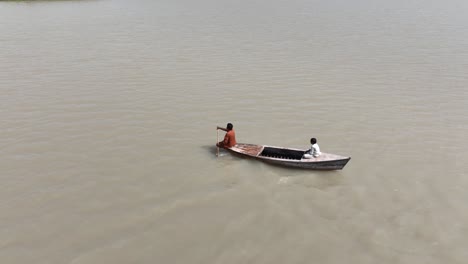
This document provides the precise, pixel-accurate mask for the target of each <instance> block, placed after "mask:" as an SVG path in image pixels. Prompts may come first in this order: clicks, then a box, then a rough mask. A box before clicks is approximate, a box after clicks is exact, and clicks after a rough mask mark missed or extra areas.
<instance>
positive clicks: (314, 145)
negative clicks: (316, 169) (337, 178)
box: [303, 138, 322, 159]
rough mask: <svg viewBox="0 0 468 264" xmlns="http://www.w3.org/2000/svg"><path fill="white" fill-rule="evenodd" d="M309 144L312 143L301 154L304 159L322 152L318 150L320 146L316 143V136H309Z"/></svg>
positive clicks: (314, 156)
mask: <svg viewBox="0 0 468 264" xmlns="http://www.w3.org/2000/svg"><path fill="white" fill-rule="evenodd" d="M310 144H312V146H311V147H310V149H308V150H307V151H306V152H305V153H304V156H303V158H304V159H311V158H317V157H319V156H320V154H322V152H320V147H319V145H318V144H317V139H316V138H311V139H310Z"/></svg>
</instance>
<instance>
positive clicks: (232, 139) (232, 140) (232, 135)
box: [216, 123, 237, 148]
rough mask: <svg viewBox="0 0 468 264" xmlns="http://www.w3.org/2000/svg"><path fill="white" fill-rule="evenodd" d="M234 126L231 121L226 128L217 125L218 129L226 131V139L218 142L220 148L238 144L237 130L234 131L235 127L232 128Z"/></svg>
mask: <svg viewBox="0 0 468 264" xmlns="http://www.w3.org/2000/svg"><path fill="white" fill-rule="evenodd" d="M232 128H233V126H232V124H231V123H228V124H227V126H226V128H222V127H216V129H221V130H223V131H226V132H227V133H226V135H225V136H224V140H223V141H220V142H218V143H217V144H216V146H218V147H220V148H230V147H232V146H234V145H236V144H237V142H236V132H234V129H232Z"/></svg>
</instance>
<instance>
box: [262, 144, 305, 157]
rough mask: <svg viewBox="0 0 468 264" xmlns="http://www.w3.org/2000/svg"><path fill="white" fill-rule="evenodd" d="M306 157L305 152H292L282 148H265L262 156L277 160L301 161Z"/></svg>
mask: <svg viewBox="0 0 468 264" xmlns="http://www.w3.org/2000/svg"><path fill="white" fill-rule="evenodd" d="M303 155H304V151H300V150H291V149H280V148H271V147H265V148H263V151H262V153H260V156H263V157H270V158H277V159H289V160H301V158H302V156H303Z"/></svg>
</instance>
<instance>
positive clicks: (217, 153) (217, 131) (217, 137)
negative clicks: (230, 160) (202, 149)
mask: <svg viewBox="0 0 468 264" xmlns="http://www.w3.org/2000/svg"><path fill="white" fill-rule="evenodd" d="M218 141H219V129H218V128H216V157H219V147H218Z"/></svg>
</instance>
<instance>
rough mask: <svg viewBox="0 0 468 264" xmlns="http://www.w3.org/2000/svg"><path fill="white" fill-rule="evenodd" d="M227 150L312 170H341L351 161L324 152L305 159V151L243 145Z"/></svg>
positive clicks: (347, 158)
mask: <svg viewBox="0 0 468 264" xmlns="http://www.w3.org/2000/svg"><path fill="white" fill-rule="evenodd" d="M227 150H229V151H230V152H232V153H236V154H240V155H242V156H246V157H250V158H255V159H257V160H261V161H264V162H267V163H270V164H275V165H280V166H286V167H294V168H302V169H311V170H341V169H343V167H344V166H345V165H346V163H348V161H349V160H350V159H351V157H345V156H340V155H336V154H331V153H323V152H322V154H321V155H320V156H319V157H317V158H311V159H303V158H302V156H303V155H304V152H305V150H301V149H294V148H282V147H274V146H265V145H254V144H243V143H239V144H237V145H235V146H233V147H231V148H228V149H227Z"/></svg>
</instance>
